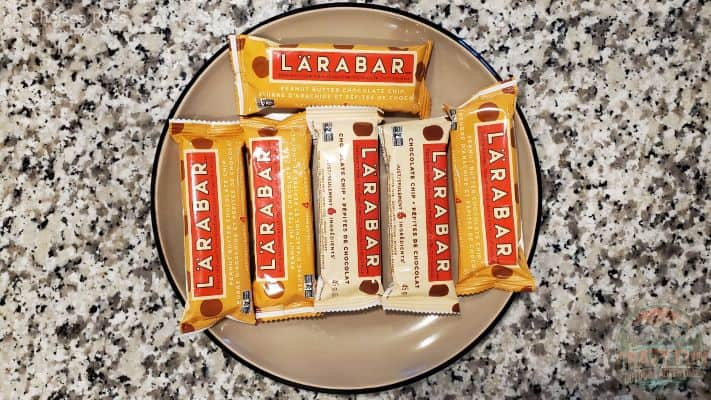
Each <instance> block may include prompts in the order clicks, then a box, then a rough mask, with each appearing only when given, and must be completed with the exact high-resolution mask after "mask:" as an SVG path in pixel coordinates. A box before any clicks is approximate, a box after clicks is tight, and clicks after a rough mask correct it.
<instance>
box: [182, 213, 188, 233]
mask: <svg viewBox="0 0 711 400" xmlns="http://www.w3.org/2000/svg"><path fill="white" fill-rule="evenodd" d="M183 231H184V232H183V235H185V236H187V235H188V216H187V215H185V214H183Z"/></svg>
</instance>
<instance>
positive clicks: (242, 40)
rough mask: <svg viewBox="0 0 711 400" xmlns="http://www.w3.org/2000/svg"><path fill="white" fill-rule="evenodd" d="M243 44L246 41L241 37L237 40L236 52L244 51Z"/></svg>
mask: <svg viewBox="0 0 711 400" xmlns="http://www.w3.org/2000/svg"><path fill="white" fill-rule="evenodd" d="M245 42H247V39H245V38H243V37H240V38H237V50H242V49H244V44H245Z"/></svg>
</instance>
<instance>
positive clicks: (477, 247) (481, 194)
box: [450, 81, 535, 295]
mask: <svg viewBox="0 0 711 400" xmlns="http://www.w3.org/2000/svg"><path fill="white" fill-rule="evenodd" d="M517 93H518V88H517V86H516V81H508V82H503V83H499V84H496V85H493V86H491V87H489V88H487V89H484V90H482V91H481V92H479V93H477V94H476V95H474V97H472V98H471V99H469V100H468V101H466V102H465V103H464V104H463V105H462V106H460V107H458V108H457V109H456V110H450V115H451V118H452V123H453V129H452V131H451V138H450V157H451V158H452V175H451V176H452V178H453V188H454V197H455V209H456V221H457V237H458V241H459V270H458V271H459V278H458V281H457V294H460V295H468V294H473V293H478V292H482V291H484V290H487V289H490V288H497V289H502V290H507V291H532V290H533V288H534V286H535V282H534V279H533V277H532V276H531V273H530V272H529V270H528V265H527V262H526V255H525V254H524V248H523V237H522V233H521V207H520V205H519V193H518V160H517V154H516V142H515V137H514V131H513V123H514V115H515V112H516V94H517Z"/></svg>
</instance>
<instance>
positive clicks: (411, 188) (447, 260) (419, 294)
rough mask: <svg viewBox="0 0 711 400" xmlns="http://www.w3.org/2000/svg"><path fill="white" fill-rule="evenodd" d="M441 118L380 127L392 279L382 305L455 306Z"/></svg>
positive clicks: (444, 309) (445, 131)
mask: <svg viewBox="0 0 711 400" xmlns="http://www.w3.org/2000/svg"><path fill="white" fill-rule="evenodd" d="M450 126H451V123H450V122H449V121H448V120H447V119H446V118H445V117H440V118H431V119H426V120H416V121H403V122H395V123H392V124H386V125H383V126H381V127H380V143H381V147H382V149H383V159H384V160H385V168H386V170H387V171H388V185H387V192H388V196H387V199H388V213H387V216H388V218H387V222H388V227H389V235H388V238H387V239H388V243H389V245H390V246H389V249H390V251H389V256H390V269H391V271H392V277H393V282H392V283H391V284H390V286H389V287H388V289H387V290H386V291H385V294H384V295H383V301H382V303H383V309H385V310H395V311H409V312H417V313H436V314H452V313H458V312H459V301H458V300H457V294H456V293H455V289H454V282H453V281H452V262H451V255H450V233H449V195H448V191H449V187H448V180H447V169H448V162H447V142H448V140H449V128H450Z"/></svg>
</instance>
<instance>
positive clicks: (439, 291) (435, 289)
mask: <svg viewBox="0 0 711 400" xmlns="http://www.w3.org/2000/svg"><path fill="white" fill-rule="evenodd" d="M448 294H449V287H447V285H445V284H438V285H432V287H430V292H429V296H430V297H442V296H446V295H448Z"/></svg>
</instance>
